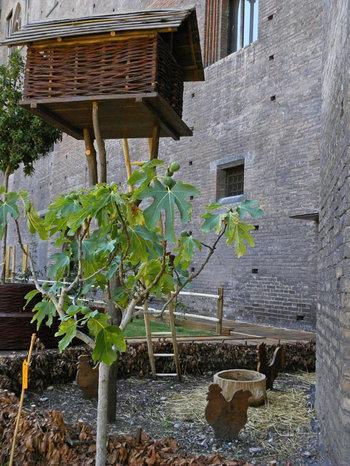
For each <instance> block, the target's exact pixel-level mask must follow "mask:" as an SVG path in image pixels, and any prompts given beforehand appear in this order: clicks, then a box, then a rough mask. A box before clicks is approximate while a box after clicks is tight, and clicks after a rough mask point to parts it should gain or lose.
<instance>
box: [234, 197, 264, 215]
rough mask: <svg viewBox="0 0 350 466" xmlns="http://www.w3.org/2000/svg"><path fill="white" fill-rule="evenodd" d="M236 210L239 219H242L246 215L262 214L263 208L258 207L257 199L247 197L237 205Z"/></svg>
mask: <svg viewBox="0 0 350 466" xmlns="http://www.w3.org/2000/svg"><path fill="white" fill-rule="evenodd" d="M237 212H238V214H239V216H240V218H241V219H244V218H245V217H246V216H250V217H252V218H258V217H261V216H262V214H263V210H262V209H261V208H260V207H259V203H258V202H257V201H250V200H248V199H246V200H244V201H243V202H242V203H241V204H240V205H239V206H238V207H237Z"/></svg>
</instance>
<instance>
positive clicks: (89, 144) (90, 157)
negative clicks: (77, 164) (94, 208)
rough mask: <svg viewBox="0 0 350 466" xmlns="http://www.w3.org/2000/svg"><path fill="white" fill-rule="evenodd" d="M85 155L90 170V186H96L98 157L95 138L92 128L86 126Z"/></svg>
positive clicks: (84, 132)
mask: <svg viewBox="0 0 350 466" xmlns="http://www.w3.org/2000/svg"><path fill="white" fill-rule="evenodd" d="M83 134H84V142H85V155H86V160H87V165H88V172H89V186H95V185H96V184H97V183H98V175H97V159H96V150H95V147H94V142H93V141H94V140H93V136H92V134H91V131H90V129H88V128H84V129H83Z"/></svg>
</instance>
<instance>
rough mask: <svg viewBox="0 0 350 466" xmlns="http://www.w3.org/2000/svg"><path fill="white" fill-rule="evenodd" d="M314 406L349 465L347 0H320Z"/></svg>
mask: <svg viewBox="0 0 350 466" xmlns="http://www.w3.org/2000/svg"><path fill="white" fill-rule="evenodd" d="M323 3H324V7H325V19H324V34H325V47H324V71H323V79H324V81H323V108H322V116H323V121H322V126H323V138H322V145H321V147H322V151H321V210H320V213H321V216H320V231H319V239H320V241H319V247H320V251H319V290H318V293H319V309H318V316H317V317H318V318H317V329H318V342H317V374H318V383H317V406H318V414H319V419H320V423H321V428H322V433H323V437H324V439H325V442H326V447H327V449H328V451H329V454H330V455H331V457H332V459H333V462H332V464H335V465H342V466H348V465H349V464H350V79H349V65H350V42H349V32H350V29H349V18H350V16H349V11H350V10H349V8H350V2H349V1H348V0H346V1H343V0H328V1H324V2H323Z"/></svg>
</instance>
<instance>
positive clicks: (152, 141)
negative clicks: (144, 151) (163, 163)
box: [148, 126, 160, 160]
mask: <svg viewBox="0 0 350 466" xmlns="http://www.w3.org/2000/svg"><path fill="white" fill-rule="evenodd" d="M159 133H160V127H159V126H154V127H153V131H152V137H150V138H148V144H149V153H150V156H149V158H150V160H154V159H157V158H158V153H159Z"/></svg>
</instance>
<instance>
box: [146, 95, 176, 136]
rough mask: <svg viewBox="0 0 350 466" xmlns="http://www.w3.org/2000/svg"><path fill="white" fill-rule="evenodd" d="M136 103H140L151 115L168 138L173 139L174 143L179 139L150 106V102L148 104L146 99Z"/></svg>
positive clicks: (174, 131) (173, 130)
mask: <svg viewBox="0 0 350 466" xmlns="http://www.w3.org/2000/svg"><path fill="white" fill-rule="evenodd" d="M137 102H142V103H143V105H144V107H146V109H147V110H148V111H149V112H150V113H151V114H152V116H153V117H154V119H155V120H156V121H157V123H158V125H159V126H160V127H161V128H162V129H163V130H164V131H166V132H167V133H168V134H169V136H170V137H172V138H173V139H174V141H178V140H179V139H180V136H179V134H178V133H177V132H176V130H175V129H174V128H173V127H172V126H171V125H170V124H169V123H167V122H166V121H164V119H163V118H162V116H161V114H160V113H159V112H158V110H157V109H156V108H155V107H154V106H153V105H152V103H151V102H149V101H148V100H146V99H140V100H137Z"/></svg>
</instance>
